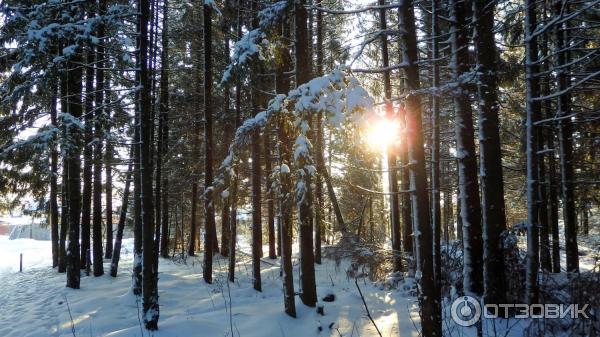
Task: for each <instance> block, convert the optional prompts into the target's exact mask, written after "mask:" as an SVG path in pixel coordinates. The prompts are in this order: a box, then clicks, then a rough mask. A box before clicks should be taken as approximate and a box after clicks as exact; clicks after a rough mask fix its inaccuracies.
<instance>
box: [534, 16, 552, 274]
mask: <svg viewBox="0 0 600 337" xmlns="http://www.w3.org/2000/svg"><path fill="white" fill-rule="evenodd" d="M545 18H546V8H545V6H544V8H543V10H542V20H545ZM540 51H541V55H540V57H542V58H544V57H547V55H548V37H547V35H546V34H544V36H543V37H542V41H541V43H540ZM540 68H541V70H542V71H547V70H548V64H547V63H545V64H542V65H541V67H540ZM540 82H541V83H540V94H541V95H542V96H546V95H548V94H549V93H550V80H549V79H548V78H542V79H541V80H540ZM540 104H541V107H540V116H539V118H540V119H544V118H550V117H551V114H552V112H551V110H552V102H551V101H550V100H546V101H544V102H541V103H540ZM536 129H537V130H536V135H535V136H536V138H537V139H536V142H537V144H536V147H537V149H538V151H542V150H545V149H544V148H545V146H546V140H545V138H546V136H547V135H548V130H547V128H546V125H540V126H537V127H536ZM545 157H546V153H545V151H542V152H540V153H538V154H537V163H538V167H537V169H538V171H537V175H538V179H539V183H538V190H537V193H538V196H537V200H538V202H539V205H538V219H539V222H540V227H539V228H540V229H539V231H540V252H539V256H540V265H541V267H542V269H543V270H546V271H550V270H551V269H552V261H551V256H550V238H549V213H548V208H549V206H550V205H549V203H548V199H549V195H548V178H547V170H546V163H545V161H546V160H545Z"/></svg>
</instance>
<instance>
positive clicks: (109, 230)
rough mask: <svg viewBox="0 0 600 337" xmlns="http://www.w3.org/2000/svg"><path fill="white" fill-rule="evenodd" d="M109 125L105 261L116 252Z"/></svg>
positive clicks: (108, 131)
mask: <svg viewBox="0 0 600 337" xmlns="http://www.w3.org/2000/svg"><path fill="white" fill-rule="evenodd" d="M108 114H109V112H107V115H108ZM107 117H108V119H110V115H109V116H107ZM108 124H109V123H107V126H106V127H107V129H106V134H107V137H108V138H107V139H106V156H105V158H104V166H105V170H106V181H105V182H104V186H105V188H104V191H105V193H106V249H105V251H104V258H105V259H110V258H112V255H113V252H114V245H113V223H112V220H113V219H112V218H113V209H112V208H113V199H112V198H113V195H112V179H113V178H112V177H113V173H112V161H113V153H114V152H113V151H114V148H113V145H112V140H111V139H110V129H109V126H108Z"/></svg>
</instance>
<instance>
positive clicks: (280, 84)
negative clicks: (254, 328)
mask: <svg viewBox="0 0 600 337" xmlns="http://www.w3.org/2000/svg"><path fill="white" fill-rule="evenodd" d="M289 13H290V11H287V10H286V12H285V14H284V18H283V20H282V21H283V22H282V26H283V27H282V28H281V35H282V36H283V37H284V39H283V41H284V42H283V43H284V44H283V45H280V46H279V50H278V54H279V56H280V57H281V60H282V62H281V63H278V67H277V68H276V70H275V91H276V92H277V93H278V94H284V95H287V93H288V91H289V90H290V80H289V77H287V75H286V74H285V73H286V72H288V71H290V68H291V67H292V65H291V58H290V55H289V51H288V48H287V47H288V46H287V45H285V43H286V42H287V41H288V40H289V37H290V35H291V34H290V25H289V19H290V16H289ZM277 124H278V127H277V132H278V138H279V142H278V143H277V152H278V154H279V156H278V157H279V167H280V174H279V179H280V181H279V184H280V187H279V191H278V198H277V199H278V203H279V207H278V210H279V215H278V217H279V226H280V227H279V233H280V238H281V241H280V242H279V247H281V270H282V272H283V274H282V281H283V304H284V307H285V313H286V314H288V315H289V316H291V317H296V299H295V292H294V275H293V265H292V221H293V219H292V218H293V215H292V210H293V204H294V201H293V191H292V177H291V175H290V173H289V172H287V173H286V171H285V170H284V169H283V167H284V165H286V166H287V167H288V171H289V167H290V166H291V163H292V156H291V150H290V146H291V139H290V136H289V132H290V130H289V128H290V127H291V126H290V125H289V123H288V121H287V120H286V118H285V117H283V116H281V117H280V118H278V120H277ZM317 158H318V157H317ZM321 159H322V158H321ZM323 166H324V165H323Z"/></svg>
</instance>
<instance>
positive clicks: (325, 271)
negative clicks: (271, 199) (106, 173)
mask: <svg viewBox="0 0 600 337" xmlns="http://www.w3.org/2000/svg"><path fill="white" fill-rule="evenodd" d="M0 238H1V239H0V240H1V241H0V256H1V260H0V266H1V268H0V312H1V314H0V336H3V337H49V336H73V335H75V336H82V337H83V336H94V337H99V336H111V337H113V336H120V337H125V336H127V337H133V336H157V337H158V336H162V337H189V336H209V337H212V336H214V337H220V336H231V334H232V333H231V325H230V319H231V322H232V326H233V334H234V336H241V337H267V336H285V337H305V336H363V337H367V336H377V333H376V332H375V330H374V328H373V325H372V323H371V322H370V321H369V320H368V318H367V316H366V314H365V310H364V306H363V304H362V301H361V299H360V296H359V294H358V290H357V289H356V286H355V284H354V281H353V280H352V279H348V278H347V277H346V273H345V267H346V266H345V265H344V263H342V264H341V266H340V267H339V268H336V265H335V263H334V262H333V261H329V260H326V261H324V263H323V264H322V265H320V266H317V270H316V275H317V280H318V289H317V291H318V293H319V296H320V297H322V296H324V295H326V294H328V293H334V294H335V296H336V299H335V301H334V302H322V303H320V304H323V305H324V309H325V310H324V311H325V315H324V316H321V315H319V314H318V313H317V312H316V310H315V308H309V307H307V306H304V305H303V304H302V303H301V302H300V300H299V298H298V297H296V309H297V313H298V318H296V319H294V318H291V317H288V316H287V315H285V314H284V313H283V295H282V290H281V281H280V279H279V267H278V262H279V261H278V260H269V259H264V261H265V263H263V264H262V265H263V266H262V280H263V292H262V293H261V292H257V291H255V290H254V289H253V288H252V284H251V278H250V277H251V266H250V264H249V259H246V258H245V257H244V256H241V258H242V259H246V261H243V262H240V263H239V264H238V270H237V276H238V281H237V282H236V283H232V284H229V287H228V282H226V281H225V280H226V278H225V277H226V273H225V270H226V266H227V263H226V262H227V261H226V260H225V259H222V258H219V259H217V260H216V262H215V267H216V268H217V269H218V271H217V272H216V274H215V276H216V277H215V282H214V283H213V284H212V285H209V284H206V283H204V281H203V280H202V274H201V273H202V267H201V261H200V260H199V259H198V258H195V259H188V261H187V264H181V263H174V262H172V261H171V260H165V259H161V260H160V268H159V269H160V280H159V286H158V287H159V295H160V300H159V301H160V321H159V330H158V331H156V332H154V333H150V332H148V331H146V330H143V329H141V328H140V322H139V315H138V308H139V309H140V310H141V303H139V302H138V299H137V298H136V296H134V295H133V294H132V293H131V291H130V284H131V266H132V254H131V249H132V241H131V240H127V241H126V242H125V244H124V247H123V255H122V261H121V264H120V267H121V268H120V270H119V275H118V277H117V278H112V277H110V276H108V275H105V276H102V277H93V276H89V277H86V276H84V275H85V274H83V273H82V275H83V276H82V280H81V289H80V290H72V289H69V288H66V287H65V275H64V274H58V273H57V272H56V270H53V269H52V268H51V267H50V265H51V256H50V243H49V242H48V241H35V240H28V239H27V240H25V239H20V240H13V241H8V240H6V238H5V237H0ZM20 252H23V253H24V271H23V273H19V272H18V256H19V253H20ZM108 267H109V264H108V262H107V263H105V270H108ZM295 268H296V269H295V271H294V275H295V276H296V279H297V275H298V271H297V265H296V266H295ZM332 282H333V283H332ZM359 285H360V287H361V290H362V291H363V293H364V295H365V299H366V301H367V303H368V305H369V310H370V311H371V314H372V315H373V316H374V318H375V321H376V323H377V325H378V327H379V329H380V330H381V332H382V334H383V336H386V337H387V336H402V337H412V336H414V337H416V336H418V332H417V327H419V317H418V308H417V304H416V301H415V298H414V297H411V296H408V295H407V294H406V293H405V292H404V291H403V290H380V289H378V288H377V287H375V286H374V285H372V284H371V283H370V282H368V281H367V282H364V281H360V282H359ZM295 289H296V290H298V284H297V283H296V285H295ZM229 292H230V293H231V296H229ZM230 298H231V303H229V301H230ZM230 304H231V308H232V309H231V311H232V312H231V315H230V313H229V306H230ZM69 311H70V312H69ZM71 317H72V319H71ZM319 327H321V329H322V331H319ZM72 328H73V329H74V333H73V331H72Z"/></svg>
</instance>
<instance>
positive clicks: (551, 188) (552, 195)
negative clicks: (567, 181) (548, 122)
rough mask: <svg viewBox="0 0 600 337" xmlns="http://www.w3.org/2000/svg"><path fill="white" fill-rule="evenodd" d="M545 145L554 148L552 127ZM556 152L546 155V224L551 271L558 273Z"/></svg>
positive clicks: (558, 241)
mask: <svg viewBox="0 0 600 337" xmlns="http://www.w3.org/2000/svg"><path fill="white" fill-rule="evenodd" d="M546 146H547V147H548V149H555V144H554V128H551V129H550V130H548V134H547V135H546ZM555 153H556V152H555V151H552V152H551V153H550V154H549V155H548V172H547V173H546V177H547V180H548V224H549V231H550V234H551V236H552V243H551V245H552V253H551V256H552V272H553V273H560V240H559V233H558V232H559V229H558V184H557V181H556V154H555Z"/></svg>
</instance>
